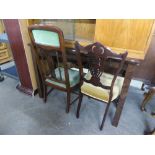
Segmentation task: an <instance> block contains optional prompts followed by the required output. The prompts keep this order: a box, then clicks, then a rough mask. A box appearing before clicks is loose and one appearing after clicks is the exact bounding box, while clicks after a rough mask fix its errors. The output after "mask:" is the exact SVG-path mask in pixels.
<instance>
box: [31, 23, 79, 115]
mask: <svg viewBox="0 0 155 155" xmlns="http://www.w3.org/2000/svg"><path fill="white" fill-rule="evenodd" d="M28 30H29V35H30V38H31V42H32V46H31V49H32V50H33V52H34V53H35V59H36V64H37V67H38V70H39V74H40V76H41V80H42V81H43V82H42V83H43V87H42V88H43V92H44V93H43V99H44V102H45V103H46V100H47V95H48V94H49V93H50V92H51V91H52V90H53V89H58V90H61V91H64V92H66V93H67V105H66V112H67V113H68V112H69V110H70V105H71V92H72V91H73V90H74V88H75V87H77V86H79V81H80V74H79V71H78V70H75V69H74V68H70V67H69V66H68V61H67V54H66V50H65V46H64V36H63V32H62V30H61V29H60V28H58V27H55V26H52V25H41V24H40V25H32V26H29V27H28ZM77 57H78V56H77ZM47 87H51V88H52V89H51V90H50V91H49V92H48V91H47ZM77 99H78V98H76V100H77ZM74 101H75V100H74Z"/></svg>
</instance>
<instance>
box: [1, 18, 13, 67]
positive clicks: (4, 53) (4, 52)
mask: <svg viewBox="0 0 155 155" xmlns="http://www.w3.org/2000/svg"><path fill="white" fill-rule="evenodd" d="M3 33H4V26H3V22H2V20H0V36H1V35H3ZM9 50H10V49H9V47H8V45H7V43H4V42H3V41H1V39H0V64H2V63H5V62H7V61H10V60H12V57H11V54H10V51H9Z"/></svg>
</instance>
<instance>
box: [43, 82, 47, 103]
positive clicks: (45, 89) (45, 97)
mask: <svg viewBox="0 0 155 155" xmlns="http://www.w3.org/2000/svg"><path fill="white" fill-rule="evenodd" d="M46 101H47V85H46V84H44V103H46Z"/></svg>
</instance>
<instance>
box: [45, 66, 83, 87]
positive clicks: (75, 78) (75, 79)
mask: <svg viewBox="0 0 155 155" xmlns="http://www.w3.org/2000/svg"><path fill="white" fill-rule="evenodd" d="M59 69H60V72H61V76H62V80H63V81H65V75H64V68H63V67H59V68H56V69H55V75H56V78H57V79H59V80H60V78H61V77H60V73H59ZM68 74H69V82H70V87H73V86H75V85H76V84H78V83H79V81H80V76H79V72H78V71H76V70H74V69H68ZM46 82H48V83H51V84H54V85H57V86H59V87H63V88H66V85H65V84H63V83H59V82H56V81H53V80H51V79H48V78H47V79H46Z"/></svg>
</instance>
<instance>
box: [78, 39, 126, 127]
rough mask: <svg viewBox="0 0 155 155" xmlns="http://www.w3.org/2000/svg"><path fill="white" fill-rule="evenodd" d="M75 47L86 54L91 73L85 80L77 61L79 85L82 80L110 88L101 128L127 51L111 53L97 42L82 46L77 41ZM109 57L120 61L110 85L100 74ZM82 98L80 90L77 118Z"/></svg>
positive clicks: (81, 83)
mask: <svg viewBox="0 0 155 155" xmlns="http://www.w3.org/2000/svg"><path fill="white" fill-rule="evenodd" d="M75 47H76V51H77V52H78V53H82V54H84V55H87V57H88V60H87V61H88V64H89V66H90V67H89V71H90V73H91V79H90V80H87V79H86V78H85V77H84V76H83V75H84V74H83V70H82V68H83V66H82V63H80V62H79V64H80V75H81V79H80V86H82V85H83V82H87V83H91V84H92V85H94V86H98V87H101V88H104V89H108V90H110V95H109V100H108V103H107V106H106V110H105V113H104V116H103V120H102V124H101V126H100V130H102V129H103V126H104V122H105V119H106V115H107V112H108V110H109V106H110V103H111V100H112V97H113V88H114V84H115V81H116V79H117V76H118V75H119V74H120V72H121V71H122V69H123V66H124V64H125V60H126V57H127V54H128V53H127V52H125V53H123V54H116V53H113V52H112V51H111V50H109V49H107V48H106V47H105V46H103V45H102V44H100V43H98V42H96V43H94V44H91V45H88V46H86V47H83V46H81V45H80V44H79V43H78V42H76V43H75ZM110 59H116V60H118V61H119V62H120V63H119V65H118V66H117V69H115V71H113V75H114V77H113V79H112V83H111V86H105V85H103V84H102V83H101V81H100V76H101V75H102V73H103V72H104V69H105V68H104V66H105V62H106V61H110ZM79 60H80V59H79ZM89 97H90V96H89ZM82 98H83V93H82V92H81V91H80V95H79V103H78V107H77V113H76V116H77V118H79V113H80V107H81V102H82ZM94 99H95V98H94Z"/></svg>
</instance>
